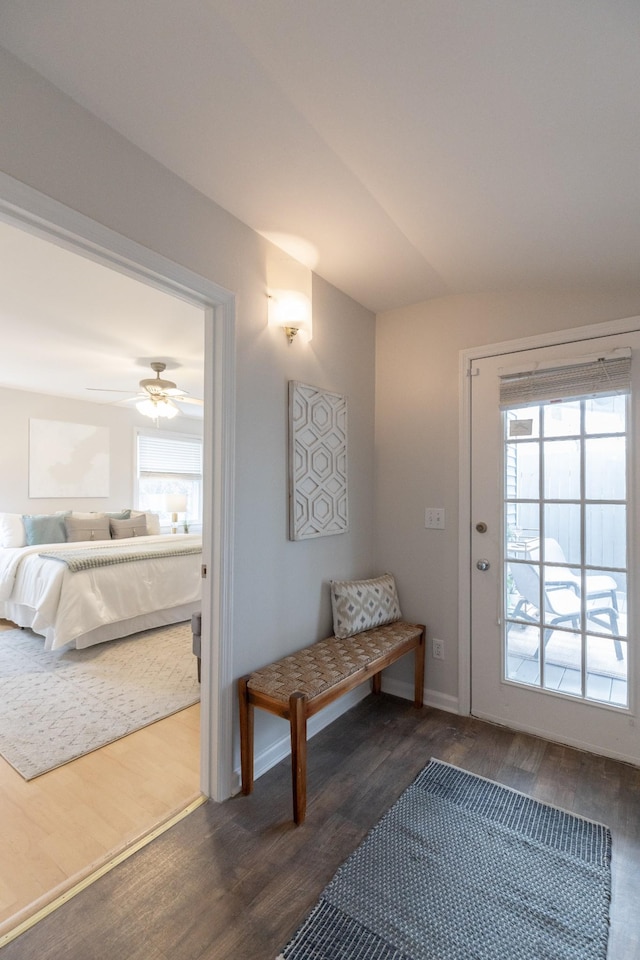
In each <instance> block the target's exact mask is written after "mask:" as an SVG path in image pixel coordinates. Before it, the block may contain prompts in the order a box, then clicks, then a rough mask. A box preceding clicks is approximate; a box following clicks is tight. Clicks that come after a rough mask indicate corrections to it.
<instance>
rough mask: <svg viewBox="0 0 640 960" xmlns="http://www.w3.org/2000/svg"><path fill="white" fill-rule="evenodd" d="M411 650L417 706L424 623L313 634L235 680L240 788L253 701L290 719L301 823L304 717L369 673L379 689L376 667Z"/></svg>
mask: <svg viewBox="0 0 640 960" xmlns="http://www.w3.org/2000/svg"><path fill="white" fill-rule="evenodd" d="M411 651H414V655H415V690H414V703H415V705H416V707H421V706H422V702H423V689H424V658H425V627H424V626H423V625H422V624H417V623H407V622H406V621H404V620H395V621H394V622H392V623H387V624H385V625H384V626H380V627H375V628H373V629H370V630H365V631H364V632H362V633H358V634H356V635H355V636H350V637H347V638H346V639H339V638H338V637H329V638H327V639H326V640H319V641H317V642H316V643H313V644H311V646H309V647H305V649H303V650H299V651H298V652H297V653H293V654H291V655H289V656H287V657H283V658H282V659H281V660H277V661H276V662H275V663H271V664H269V665H267V666H265V667H262V668H261V669H259V670H255V671H254V672H253V673H250V674H248V675H247V676H244V677H240V679H239V680H238V698H239V704H240V756H241V769H242V792H243V794H245V795H246V794H249V793H251V792H252V790H253V725H254V707H260V708H261V709H262V710H267V711H268V712H269V713H274V714H276V716H278V717H283V718H284V719H285V720H288V721H289V723H290V725H291V773H292V787H293V819H294V821H295V823H296V824H301V823H302V822H303V820H304V818H305V813H306V802H307V720H308V719H309V717H312V716H313V715H314V714H315V713H317V712H318V711H319V710H321V709H322V708H323V707H326V706H327V704H329V703H332V702H333V701H334V700H337V698H338V697H341V696H342V694H344V693H347V692H348V691H349V690H353V689H354V687H357V686H358V685H359V684H361V683H364V681H365V680H368V679H371V681H372V692H373V693H376V694H377V693H380V689H381V682H382V676H381V672H382V670H384V668H385V667H388V666H389V664H391V663H395V661H396V660H399V659H400V657H403V656H404V655H405V654H407V653H410V652H411Z"/></svg>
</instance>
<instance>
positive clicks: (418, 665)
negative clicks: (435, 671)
mask: <svg viewBox="0 0 640 960" xmlns="http://www.w3.org/2000/svg"><path fill="white" fill-rule="evenodd" d="M425 648H426V629H425V628H424V627H423V628H422V633H421V635H420V640H419V642H418V645H417V647H416V652H415V666H414V675H415V691H414V699H413V702H414V704H415V706H416V707H421V706H422V704H423V703H424V655H425Z"/></svg>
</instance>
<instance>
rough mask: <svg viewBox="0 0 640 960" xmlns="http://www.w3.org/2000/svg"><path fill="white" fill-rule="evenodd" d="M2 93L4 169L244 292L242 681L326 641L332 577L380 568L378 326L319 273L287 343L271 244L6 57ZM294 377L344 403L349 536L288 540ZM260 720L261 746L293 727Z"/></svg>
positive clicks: (239, 341)
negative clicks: (277, 310) (270, 310)
mask: <svg viewBox="0 0 640 960" xmlns="http://www.w3.org/2000/svg"><path fill="white" fill-rule="evenodd" d="M0 95H1V99H2V110H3V136H2V137H1V138H0V170H2V171H4V172H5V173H6V174H9V175H10V176H12V177H15V178H16V179H18V180H21V181H23V182H24V183H26V184H28V185H29V186H31V187H33V188H35V189H37V190H39V191H41V192H42V193H44V194H46V195H48V196H50V197H53V198H54V199H56V200H58V201H60V202H61V203H63V204H66V205H67V206H69V207H71V208H72V209H74V210H77V211H79V212H80V213H82V214H84V215H85V216H88V217H91V218H92V219H94V220H96V221H97V222H99V223H101V224H104V225H105V226H107V227H109V228H111V229H113V230H115V231H117V232H118V233H120V234H122V235H124V236H125V237H129V238H131V239H132V240H135V241H137V242H138V243H140V244H143V245H144V246H146V247H148V248H149V249H151V250H153V251H156V252H158V253H160V254H162V255H163V256H165V257H168V258H169V259H171V260H173V261H175V262H176V263H178V264H181V265H183V266H185V267H187V268H189V269H190V270H192V271H194V272H196V273H198V274H200V275H201V276H203V277H206V278H208V279H210V280H212V281H214V282H216V283H218V284H220V285H221V286H223V287H226V288H227V289H229V290H232V291H233V292H234V293H236V295H237V301H236V305H237V327H236V358H237V378H236V385H237V386H236V389H237V408H236V456H237V462H236V490H235V498H236V518H235V530H234V543H233V547H234V551H233V552H234V571H233V579H234V598H233V606H234V629H235V637H234V652H233V657H234V664H233V672H234V675H235V676H238V675H240V674H241V673H244V672H246V671H247V670H249V669H251V668H253V667H256V666H258V665H261V664H264V663H265V662H268V661H270V660H272V659H274V658H276V657H278V656H281V655H282V654H285V653H288V652H291V651H292V650H294V649H297V648H299V647H301V646H304V645H305V644H307V643H310V642H311V641H313V640H315V639H317V638H319V637H320V636H322V635H326V634H327V633H328V632H330V629H331V617H330V605H329V596H328V580H329V579H330V578H332V577H336V576H340V577H345V576H350V575H361V574H367V573H370V572H373V569H374V568H373V443H374V339H375V318H374V317H373V315H372V314H371V313H370V312H368V311H367V310H365V309H364V308H363V307H361V306H359V305H358V304H357V303H355V302H354V301H352V300H350V299H349V298H348V297H346V296H344V295H343V294H341V293H340V292H338V291H337V290H336V289H335V288H333V287H331V286H330V285H329V284H327V283H325V282H323V281H322V280H320V279H318V278H314V283H313V321H314V334H313V340H312V341H311V343H309V344H302V343H298V342H295V343H294V344H293V345H292V346H291V347H289V346H288V345H287V342H286V339H285V337H284V334H283V333H282V331H280V330H275V329H273V328H272V329H269V328H268V327H267V312H266V304H267V299H266V290H267V276H266V263H267V256H268V253H269V251H270V250H271V249H272V248H271V247H270V245H269V244H268V243H267V241H265V240H263V239H262V238H261V237H260V236H258V235H257V234H256V233H254V232H253V231H252V230H250V229H249V228H248V227H246V226H245V225H244V224H242V223H240V222H239V221H238V220H236V219H235V218H234V217H232V216H231V215H230V214H228V213H227V212H225V211H224V210H222V209H221V208H220V207H218V206H216V205H215V204H214V203H212V202H210V201H209V200H207V199H206V198H205V197H204V196H202V195H201V194H199V193H198V192H197V191H196V190H194V189H192V188H191V187H189V186H188V185H187V184H185V183H184V182H183V181H181V180H180V179H178V178H177V177H175V176H174V175H172V174H171V173H169V172H168V171H167V170H166V169H165V168H164V167H162V166H160V165H159V164H158V163H156V162H155V161H153V160H152V159H151V158H150V157H148V156H147V155H146V154H144V153H143V152H142V151H140V150H138V149H137V148H135V147H133V146H132V145H131V144H130V143H129V142H128V141H126V140H125V139H124V138H122V137H121V136H119V135H118V134H116V133H115V132H114V131H113V130H111V129H110V128H109V127H108V126H106V125H105V124H103V123H101V122H99V121H98V120H96V119H95V118H94V117H93V116H91V115H90V114H89V113H88V112H86V111H85V110H83V109H82V108H80V107H79V106H78V105H77V104H75V103H74V102H73V101H71V100H70V99H68V98H67V97H65V96H63V95H62V94H61V93H60V92H59V91H57V90H56V89H55V88H54V87H52V86H51V85H49V84H48V83H47V82H45V81H44V80H43V79H42V78H40V77H39V76H38V75H37V74H35V73H34V72H33V71H31V70H30V69H28V68H27V67H25V66H24V65H23V64H22V63H21V62H20V61H18V60H16V59H15V58H14V57H12V56H10V55H9V54H7V53H6V52H2V51H0ZM227 148H228V147H227V146H226V145H224V144H221V149H227ZM265 189H268V187H267V185H265ZM275 226H277V225H274V227H275ZM290 379H294V380H300V381H302V382H306V383H309V384H312V385H314V386H318V387H323V388H326V389H329V390H332V391H335V392H337V393H343V394H346V395H347V397H348V400H349V437H350V446H349V496H350V508H351V528H350V531H349V532H348V533H346V534H343V535H339V536H333V537H326V538H319V539H316V540H311V541H307V542H299V543H292V542H290V541H288V540H287V458H286V423H287V381H288V380H290ZM260 713H261V714H262V715H261V716H259V717H258V718H257V729H256V747H257V750H258V751H263V750H266V749H267V748H268V747H269V745H270V744H272V743H274V742H275V741H278V740H280V739H281V737H282V735H283V730H282V726H283V722H282V721H279V720H277V719H276V718H273V717H270V716H268V715H266V714H264V713H263V712H260Z"/></svg>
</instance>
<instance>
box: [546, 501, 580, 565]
mask: <svg viewBox="0 0 640 960" xmlns="http://www.w3.org/2000/svg"><path fill="white" fill-rule="evenodd" d="M580 516H581V511H580V504H579V503H547V504H545V507H544V534H545V537H544V542H545V552H544V553H545V560H546V561H547V562H557V563H573V564H580V558H581V555H582V550H581V546H580Z"/></svg>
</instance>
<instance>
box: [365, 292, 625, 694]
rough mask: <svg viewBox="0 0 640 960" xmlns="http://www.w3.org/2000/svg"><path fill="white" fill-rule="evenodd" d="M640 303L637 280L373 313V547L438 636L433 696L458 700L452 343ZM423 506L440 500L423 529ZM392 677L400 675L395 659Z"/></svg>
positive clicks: (599, 316) (414, 612)
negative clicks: (626, 286) (606, 288)
mask: <svg viewBox="0 0 640 960" xmlns="http://www.w3.org/2000/svg"><path fill="white" fill-rule="evenodd" d="M638 314H640V284H639V285H638V287H637V289H631V290H626V291H619V292H616V293H605V294H602V293H597V292H594V291H572V292H568V293H561V292H558V293H549V294H545V293H541V292H529V293H505V294H493V295H489V294H487V295H485V296H475V297H472V296H468V297H445V298H442V299H438V300H431V301H428V302H426V303H418V304H415V305H414V306H411V307H407V308H404V309H400V310H394V311H390V312H388V313H384V314H381V315H380V316H378V318H377V337H376V483H377V488H376V514H375V516H376V523H375V528H376V557H377V559H378V562H379V566H380V567H381V568H384V569H385V570H392V571H393V572H394V573H395V574H396V576H397V578H398V583H399V586H400V601H401V604H402V609H403V613H404V614H405V615H406V616H408V617H410V618H413V619H416V620H419V621H421V622H423V623H426V624H427V626H428V630H429V634H430V635H431V636H432V637H434V636H435V637H438V638H439V639H442V640H445V642H446V655H447V658H446V660H445V661H444V662H442V661H438V660H434V659H433V657H432V656H431V649H430V646H428V648H427V674H426V682H425V685H426V687H427V689H428V691H429V699H430V700H431V702H432V703H434V704H437V705H440V706H442V707H445V708H447V709H452V710H455V709H457V703H458V658H457V639H458V495H459V482H458V470H459V455H458V454H459V450H458V431H459V372H458V371H459V367H458V364H459V354H460V351H461V350H465V349H467V348H470V347H474V346H478V345H483V344H490V343H500V342H502V341H506V340H515V339H519V338H524V337H528V336H533V335H534V334H539V333H545V332H551V331H554V330H564V329H568V328H571V327H580V326H586V325H588V324H592V323H600V322H606V321H609V320H616V319H620V318H622V317H630V316H636V315H638ZM425 507H444V508H445V511H446V527H445V529H444V530H426V529H425V526H424V510H425ZM389 674H390V675H391V677H395V678H397V680H398V682H408V680H409V679H410V668H409V666H408V665H407V664H398V665H395V666H394V667H392V668H390V671H389Z"/></svg>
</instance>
